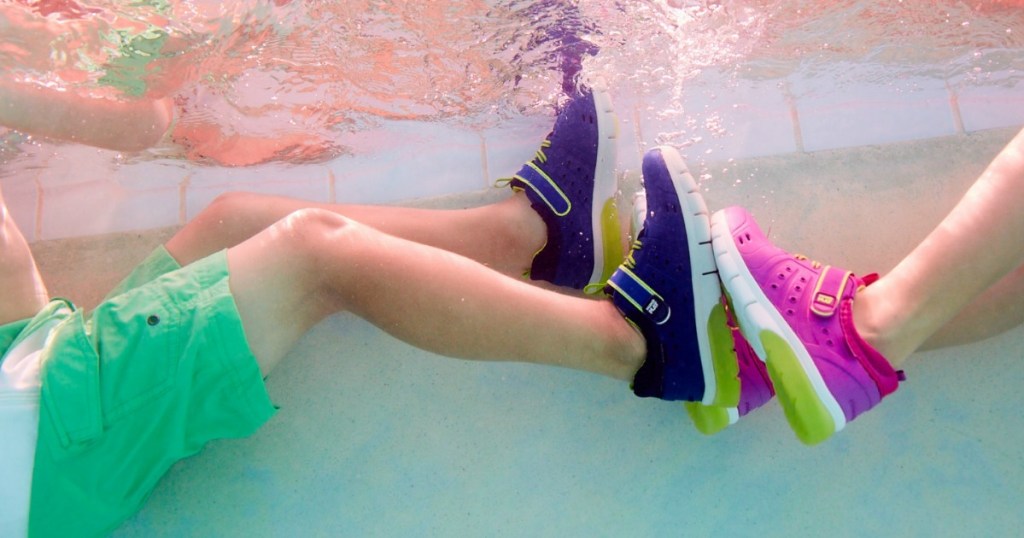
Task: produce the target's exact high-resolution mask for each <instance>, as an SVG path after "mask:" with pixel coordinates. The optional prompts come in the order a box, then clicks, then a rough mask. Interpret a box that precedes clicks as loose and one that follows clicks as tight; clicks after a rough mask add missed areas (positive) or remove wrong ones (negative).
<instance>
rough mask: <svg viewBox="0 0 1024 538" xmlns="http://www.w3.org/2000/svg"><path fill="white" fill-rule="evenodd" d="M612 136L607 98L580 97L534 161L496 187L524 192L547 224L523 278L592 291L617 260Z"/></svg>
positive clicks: (619, 255)
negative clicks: (543, 239)
mask: <svg viewBox="0 0 1024 538" xmlns="http://www.w3.org/2000/svg"><path fill="white" fill-rule="evenodd" d="M616 129H617V126H616V121H615V115H614V113H613V112H612V105H611V98H610V97H609V96H608V94H607V93H604V92H601V91H590V90H586V91H585V92H584V93H583V94H581V95H578V96H576V97H575V98H574V99H573V100H572V101H570V102H569V104H568V105H566V107H565V108H564V109H563V110H562V112H561V113H560V114H559V115H558V119H557V120H555V126H554V129H553V130H552V131H551V134H549V135H548V138H547V139H546V140H544V142H543V143H541V147H540V149H539V150H537V155H536V156H535V157H534V159H533V160H532V161H530V162H528V163H526V164H525V165H523V167H522V168H521V169H520V170H519V172H518V173H517V174H516V175H515V176H514V177H512V178H509V179H506V180H501V181H499V182H498V184H499V185H501V184H504V183H508V184H509V185H510V186H511V187H512V190H514V191H517V192H520V191H522V192H525V193H526V196H527V198H529V200H530V205H531V206H532V207H533V209H534V210H535V211H537V213H538V214H540V216H541V218H542V219H544V224H546V225H547V230H548V240H547V243H546V244H545V245H544V247H543V248H542V249H541V250H540V251H539V252H537V254H536V255H535V256H534V258H533V264H532V266H531V267H530V272H529V275H530V278H532V279H534V280H546V281H548V282H551V283H553V284H556V285H559V286H565V287H569V288H575V289H587V290H588V291H590V292H597V291H600V290H601V288H602V287H603V286H604V282H605V281H607V280H608V276H610V275H611V273H612V272H613V271H614V270H615V267H616V265H617V264H618V263H619V262H620V261H622V256H623V252H622V238H621V231H620V225H619V217H618V214H617V212H616V209H615V203H614V197H615V191H616V189H617V188H618V186H617V183H616V180H615V138H616Z"/></svg>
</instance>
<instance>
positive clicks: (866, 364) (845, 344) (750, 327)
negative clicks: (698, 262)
mask: <svg viewBox="0 0 1024 538" xmlns="http://www.w3.org/2000/svg"><path fill="white" fill-rule="evenodd" d="M712 234H713V236H714V250H715V257H716V261H717V265H718V269H719V272H720V274H721V278H722V282H723V284H724V285H725V288H726V291H727V292H728V294H729V296H730V298H731V301H732V304H733V305H734V306H735V315H736V319H737V321H738V322H739V326H740V329H741V331H742V332H743V335H744V337H745V338H746V339H747V341H748V342H749V343H750V345H751V347H752V348H753V349H754V351H755V353H757V355H758V356H759V357H761V358H762V359H763V360H765V362H766V363H767V367H768V375H769V376H770V377H771V381H772V384H773V385H774V387H775V390H776V391H777V393H778V396H779V403H780V404H781V405H782V409H783V411H784V412H785V414H786V419H787V420H788V421H789V424H790V426H791V427H792V428H793V431H794V432H795V433H796V435H797V437H798V438H799V439H800V440H801V441H803V442H804V443H807V444H816V443H820V442H822V441H824V440H825V439H827V438H829V437H830V436H831V435H832V434H833V433H835V432H837V431H839V430H841V429H843V427H844V426H845V425H846V423H847V422H849V421H851V420H853V419H854V418H856V417H857V416H858V415H860V414H861V413H863V412H865V411H867V410H868V409H871V408H872V407H874V406H876V405H878V403H879V402H880V401H881V399H882V398H883V397H885V396H887V395H889V394H891V393H892V392H893V391H895V390H896V388H897V387H898V384H899V381H901V380H902V379H903V376H902V373H901V372H897V371H896V370H894V369H893V367H892V365H890V364H889V361H887V360H886V359H885V357H883V356H882V355H881V354H880V353H878V351H876V350H875V349H874V348H872V347H871V346H870V345H868V344H867V342H865V341H864V340H863V339H862V338H861V337H860V335H859V334H858V333H857V330H856V328H855V327H854V325H853V314H852V307H853V302H854V298H855V297H856V295H857V293H858V291H859V290H860V289H861V288H863V287H864V286H866V285H868V284H869V283H871V282H873V281H874V280H875V278H876V277H875V276H874V275H869V276H868V277H865V278H860V277H857V276H856V275H854V274H853V273H851V272H849V271H844V270H842V269H838V268H835V267H831V266H827V265H821V264H819V263H817V262H812V261H810V260H808V259H806V258H804V257H802V256H794V255H792V254H789V253H788V252H786V251H784V250H782V249H779V248H777V247H775V246H774V245H773V244H772V243H771V242H770V241H769V240H768V239H767V238H766V237H765V235H764V233H763V232H762V231H761V228H760V227H759V226H758V225H757V223H756V222H755V221H754V218H753V217H752V216H751V215H750V214H749V213H747V212H746V211H745V210H744V209H742V208H739V207H731V208H728V209H725V210H723V211H719V212H718V213H715V215H714V216H713V217H712Z"/></svg>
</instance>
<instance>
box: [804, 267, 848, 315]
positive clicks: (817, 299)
mask: <svg viewBox="0 0 1024 538" xmlns="http://www.w3.org/2000/svg"><path fill="white" fill-rule="evenodd" d="M852 279H853V273H851V272H849V271H843V270H841V269H836V268H834V267H832V266H831V265H826V266H825V267H824V268H823V269H822V270H821V273H820V274H819V275H818V281H817V282H815V283H814V294H813V295H812V296H811V305H810V308H811V312H814V313H815V314H817V315H819V316H821V317H825V318H827V317H831V316H833V315H835V313H836V311H837V310H838V309H839V300H840V299H841V298H842V296H843V293H844V292H845V291H846V287H847V286H849V285H850V284H851V281H852Z"/></svg>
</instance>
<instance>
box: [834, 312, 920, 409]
mask: <svg viewBox="0 0 1024 538" xmlns="http://www.w3.org/2000/svg"><path fill="white" fill-rule="evenodd" d="M839 325H840V327H842V329H843V336H844V340H845V341H846V346H847V348H848V349H849V350H850V352H851V353H853V356H854V357H855V358H856V359H857V361H858V362H860V364H861V366H863V367H864V370H865V371H866V372H867V373H868V375H869V376H871V379H872V380H873V381H874V382H875V385H877V386H878V392H879V393H880V394H881V396H882V397H885V396H888V395H889V394H892V393H893V392H895V391H896V389H897V388H899V382H900V381H905V380H906V376H905V375H904V373H903V371H902V370H901V371H896V370H895V369H893V367H892V365H891V364H890V363H889V360H888V359H886V358H885V357H884V356H882V354H881V353H879V352H878V350H876V349H875V348H874V347H871V344H868V343H867V342H866V341H865V340H864V339H863V338H861V336H860V333H858V332H857V327H856V326H855V325H854V324H853V298H852V297H851V298H849V299H845V300H843V302H842V304H841V305H840V308H839Z"/></svg>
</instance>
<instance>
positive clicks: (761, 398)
mask: <svg viewBox="0 0 1024 538" xmlns="http://www.w3.org/2000/svg"><path fill="white" fill-rule="evenodd" d="M723 302H724V299H723ZM725 315H726V319H725V322H726V324H727V326H728V327H729V330H730V332H731V333H732V348H730V349H728V350H722V352H723V353H731V354H733V355H734V356H735V357H736V362H737V364H739V380H740V401H739V405H737V406H736V407H724V406H718V405H704V404H701V403H698V402H686V403H685V404H684V405H685V406H686V412H687V413H688V414H689V415H690V419H691V420H693V425H694V426H696V427H697V431H699V432H701V433H703V434H705V435H712V434H715V433H718V432H720V431H722V430H723V429H725V428H726V427H728V426H730V425H732V424H735V423H736V421H737V420H739V419H740V417H743V416H746V415H747V414H748V413H750V412H751V411H753V410H755V409H757V408H758V407H761V406H762V405H764V404H766V403H768V400H771V399H772V397H773V396H775V389H774V388H772V381H771V379H769V378H768V371H767V369H766V368H765V365H764V362H762V361H761V359H759V358H757V355H756V354H755V353H754V350H753V348H751V347H750V344H749V343H747V341H746V339H744V338H743V334H742V333H741V332H740V329H739V326H738V325H737V324H736V321H735V320H734V319H733V316H732V313H731V312H729V309H728V307H726V310H725Z"/></svg>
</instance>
